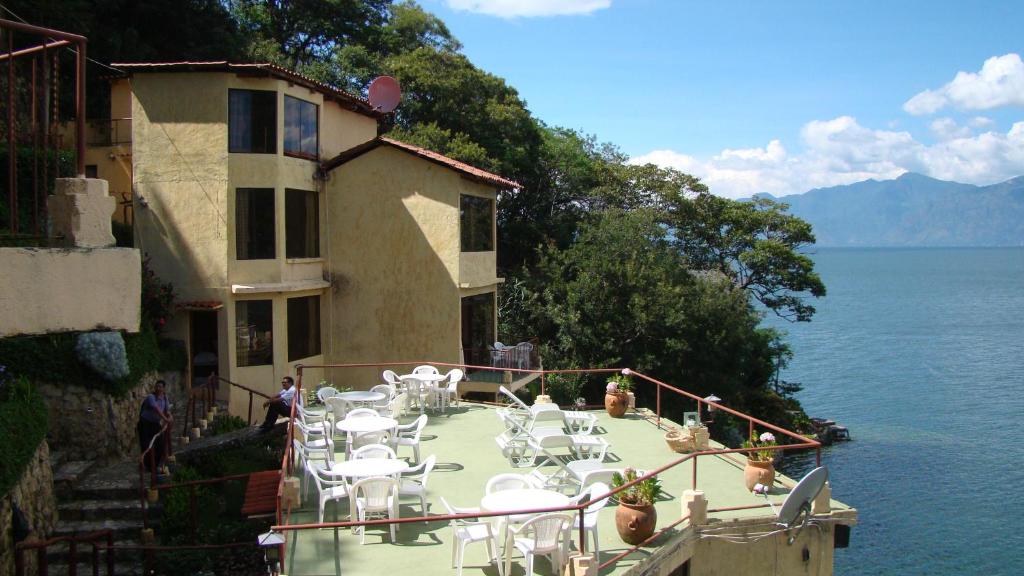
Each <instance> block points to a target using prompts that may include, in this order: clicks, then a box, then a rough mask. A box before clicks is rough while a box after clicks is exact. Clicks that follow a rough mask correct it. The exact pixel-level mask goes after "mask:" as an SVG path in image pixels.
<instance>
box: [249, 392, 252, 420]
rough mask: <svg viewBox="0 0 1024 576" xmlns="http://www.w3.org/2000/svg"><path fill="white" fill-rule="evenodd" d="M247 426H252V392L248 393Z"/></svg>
mask: <svg viewBox="0 0 1024 576" xmlns="http://www.w3.org/2000/svg"><path fill="white" fill-rule="evenodd" d="M249 425H250V426H252V392H249Z"/></svg>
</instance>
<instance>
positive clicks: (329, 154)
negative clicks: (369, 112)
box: [320, 101, 377, 159]
mask: <svg viewBox="0 0 1024 576" xmlns="http://www.w3.org/2000/svg"><path fill="white" fill-rule="evenodd" d="M320 118H321V125H320V153H321V156H322V157H323V158H324V159H330V158H334V157H335V156H337V155H338V154H340V153H341V152H343V151H345V150H348V149H349V148H352V147H353V146H356V145H357V144H362V143H363V142H367V141H369V140H373V139H374V138H375V137H376V136H377V120H376V119H375V118H370V117H368V116H364V115H362V114H357V113H355V112H351V111H349V110H345V109H344V108H342V107H341V106H339V105H338V104H337V103H335V102H333V101H328V102H327V103H326V104H324V107H323V108H321V110H320Z"/></svg>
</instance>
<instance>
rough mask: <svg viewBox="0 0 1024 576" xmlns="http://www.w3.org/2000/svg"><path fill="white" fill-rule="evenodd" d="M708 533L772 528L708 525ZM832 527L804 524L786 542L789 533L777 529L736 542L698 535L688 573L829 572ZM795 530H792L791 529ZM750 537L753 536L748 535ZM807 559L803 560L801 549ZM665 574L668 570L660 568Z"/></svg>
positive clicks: (823, 575)
mask: <svg viewBox="0 0 1024 576" xmlns="http://www.w3.org/2000/svg"><path fill="white" fill-rule="evenodd" d="M708 528H710V529H709V530H707V531H706V533H708V534H721V533H723V532H725V533H730V534H739V535H743V534H747V535H750V534H752V533H753V534H758V533H762V532H764V531H767V530H771V529H773V526H772V525H771V524H770V523H769V524H767V525H764V524H762V525H761V526H756V527H737V528H734V529H723V528H722V527H717V529H716V527H715V526H714V525H712V526H709V527H708ZM833 531H834V527H833V526H832V525H831V524H823V525H822V526H821V528H820V529H818V528H813V527H808V528H805V529H804V530H803V531H802V532H800V534H799V536H798V537H797V539H796V540H795V541H794V542H793V543H792V544H789V543H788V542H787V541H788V539H789V535H787V534H786V533H779V534H776V535H774V536H770V537H766V538H764V539H761V540H757V541H751V542H746V543H742V544H737V543H733V542H727V541H725V540H722V539H716V538H706V537H705V538H701V539H699V540H697V542H696V543H695V545H694V552H693V558H691V559H690V575H691V576H732V575H735V574H744V575H750V576H773V575H775V574H785V575H786V576H798V575H806V576H830V575H831V574H832V569H833V556H834V552H835V550H834V548H833V546H832V540H833ZM794 533H795V531H794ZM751 540H753V538H751ZM805 548H806V550H807V560H804V549H805ZM661 573H663V574H668V573H669V572H661Z"/></svg>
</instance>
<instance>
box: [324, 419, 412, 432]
mask: <svg viewBox="0 0 1024 576" xmlns="http://www.w3.org/2000/svg"><path fill="white" fill-rule="evenodd" d="M396 426H398V420H395V419H394V418H385V417H383V416H364V417H360V418H346V419H344V420H342V421H341V422H338V423H337V424H335V425H334V427H335V428H337V429H338V431H339V432H348V433H351V434H364V433H366V432H384V431H386V430H392V429H394V428H395V427H396Z"/></svg>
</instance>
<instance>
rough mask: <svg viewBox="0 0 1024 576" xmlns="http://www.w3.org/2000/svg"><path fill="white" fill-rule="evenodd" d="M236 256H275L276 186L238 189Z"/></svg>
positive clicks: (256, 257)
mask: <svg viewBox="0 0 1024 576" xmlns="http://www.w3.org/2000/svg"><path fill="white" fill-rule="evenodd" d="M235 257H236V258H237V259H239V260H267V259H273V258H275V250H274V189H273V188H239V189H238V190H237V191H236V193H235Z"/></svg>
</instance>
